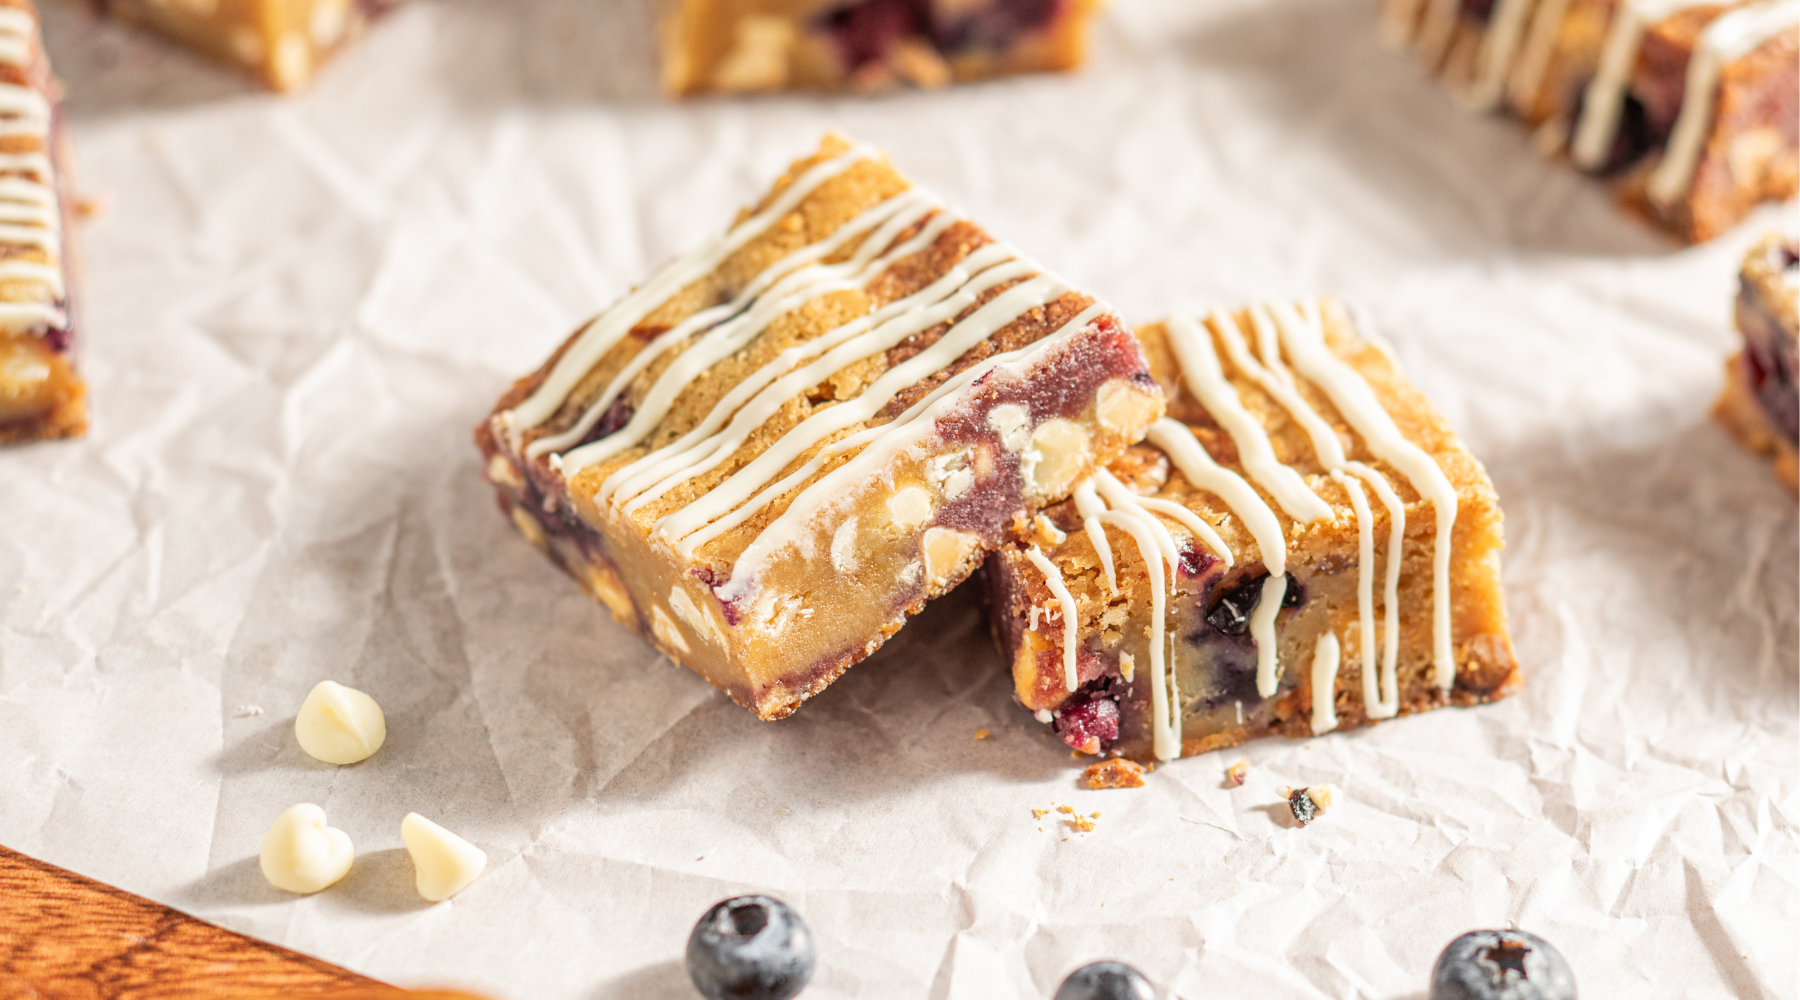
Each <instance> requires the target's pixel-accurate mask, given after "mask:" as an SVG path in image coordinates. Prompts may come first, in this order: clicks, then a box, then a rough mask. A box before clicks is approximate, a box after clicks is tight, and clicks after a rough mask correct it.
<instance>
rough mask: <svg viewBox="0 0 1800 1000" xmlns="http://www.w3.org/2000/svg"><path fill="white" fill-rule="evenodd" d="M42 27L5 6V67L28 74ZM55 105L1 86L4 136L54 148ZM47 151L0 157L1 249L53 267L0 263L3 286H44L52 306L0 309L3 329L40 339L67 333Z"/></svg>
mask: <svg viewBox="0 0 1800 1000" xmlns="http://www.w3.org/2000/svg"><path fill="white" fill-rule="evenodd" d="M36 38H37V20H36V18H34V17H33V16H32V15H31V13H29V12H28V11H24V10H20V9H18V8H14V7H0V63H4V64H6V65H9V66H18V67H29V66H30V65H31V64H32V62H33V60H34V59H35V58H36V52H35V49H36ZM51 118H52V113H51V107H50V101H49V99H48V98H46V97H45V96H44V94H43V93H42V92H40V91H39V90H37V89H36V88H34V87H29V86H24V85H21V84H15V83H6V84H0V136H5V137H22V138H27V139H35V140H36V141H37V142H38V143H39V144H40V145H42V146H44V147H46V149H47V148H48V146H49V142H50V126H51ZM55 184H56V177H55V173H54V171H53V169H52V167H51V163H50V156H49V154H48V152H22V153H0V246H7V247H26V248H30V249H34V250H38V251H41V252H43V253H44V254H45V255H46V256H48V257H50V258H51V262H50V263H45V262H42V261H33V260H19V259H6V260H0V281H19V282H29V283H32V284H36V285H40V286H42V287H43V288H44V289H45V290H46V291H47V293H48V295H47V298H48V299H49V300H50V301H13V302H3V303H0V328H5V329H16V330H27V331H30V332H33V333H39V334H41V333H43V332H44V331H45V330H62V329H67V328H68V325H69V317H68V314H67V313H66V312H65V311H64V310H63V308H62V306H61V301H62V299H63V296H64V295H65V289H64V285H63V273H62V268H61V266H60V258H61V255H62V238H61V227H62V212H61V206H60V203H59V201H58V199H57V195H56V188H55Z"/></svg>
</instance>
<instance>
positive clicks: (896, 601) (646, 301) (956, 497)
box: [476, 136, 1162, 719]
mask: <svg viewBox="0 0 1800 1000" xmlns="http://www.w3.org/2000/svg"><path fill="white" fill-rule="evenodd" d="M1161 412H1162V394H1161V391H1160V390H1159V389H1158V387H1157V385H1156V382H1155V381H1154V380H1153V379H1152V378H1151V377H1150V374H1149V371H1148V368H1147V366H1146V363H1145V360H1144V356H1143V353H1142V351H1141V350H1140V349H1139V347H1138V344H1137V341H1136V340H1135V339H1134V338H1133V337H1132V335H1131V331H1130V330H1129V329H1128V328H1127V327H1126V326H1125V325H1124V324H1123V323H1122V322H1121V321H1120V320H1119V319H1118V318H1117V317H1116V316H1115V315H1114V314H1113V312H1112V311H1111V310H1110V309H1108V308H1107V307H1106V306H1104V305H1102V304H1101V303H1099V302H1096V301H1095V300H1094V299H1093V298H1091V297H1089V296H1087V295H1084V294H1082V293H1080V292H1077V291H1075V290H1074V289H1072V288H1070V287H1069V286H1068V285H1066V284H1065V283H1064V282H1063V281H1062V280H1060V279H1059V278H1057V277H1056V276H1055V275H1052V274H1050V273H1048V272H1047V271H1045V270H1044V268H1043V267H1041V266H1040V265H1038V264H1036V263H1035V262H1033V261H1031V260H1030V259H1029V258H1027V257H1025V256H1024V255H1023V254H1021V253H1020V252H1019V251H1018V250H1016V249H1015V248H1013V247H1012V246H1010V245H1008V244H1006V243H1003V242H999V241H996V240H994V239H992V238H991V237H989V236H988V235H987V234H986V233H985V232H983V231H982V230H981V229H980V228H979V227H977V226H976V225H974V224H973V223H971V222H970V221H969V220H967V219H966V218H964V217H963V216H962V215H961V214H959V213H958V212H956V211H955V210H954V209H951V208H948V207H947V206H945V205H944V204H943V203H941V202H939V201H938V200H937V199H936V198H934V197H933V196H932V195H931V194H930V193H928V192H926V191H924V190H923V189H921V188H918V187H915V186H913V185H912V184H911V183H909V182H908V181H907V180H906V179H905V178H904V177H902V176H901V175H900V174H899V173H898V172H897V171H896V170H895V169H894V168H893V167H892V166H891V165H890V164H889V163H888V162H887V160H886V159H885V158H884V157H883V156H882V155H881V154H880V153H879V152H878V151H876V150H874V149H872V148H870V147H868V146H866V145H860V144H851V143H849V142H847V141H845V140H842V139H840V138H837V137H835V136H831V137H827V138H826V140H825V141H824V143H823V145H822V146H821V147H820V148H819V150H818V152H817V153H815V154H814V155H812V156H810V157H807V158H805V159H803V160H801V161H799V162H797V163H795V164H794V165H793V166H792V168H790V169H789V171H788V172H787V173H786V174H785V175H784V176H783V177H782V178H781V179H780V180H779V181H778V182H777V183H776V184H775V186H774V188H773V189H772V190H771V191H770V192H769V193H768V195H767V196H766V197H765V198H764V199H763V200H762V202H761V203H760V204H758V205H757V206H756V207H755V208H754V209H751V210H747V211H746V212H744V213H743V214H742V215H741V216H740V217H739V219H738V220H737V223H736V224H735V225H734V226H732V227H731V228H730V229H729V230H728V231H727V232H726V233H725V234H723V235H721V236H719V237H716V238H714V239H712V240H709V241H708V242H706V243H704V244H702V245H701V246H700V247H698V248H697V249H695V250H694V251H692V252H691V253H689V254H687V255H685V256H682V257H680V258H677V259H676V260H674V261H672V262H671V263H669V264H667V265H666V266H664V267H663V268H662V269H661V270H660V271H658V272H656V274H655V275H654V276H652V277H651V278H650V280H649V281H647V282H645V284H643V285H642V286H641V287H639V288H638V289H636V290H635V291H633V292H632V293H630V294H629V295H627V296H625V297H624V298H623V299H621V300H620V301H619V302H617V303H616V304H614V305H613V306H612V307H611V308H609V309H608V310H607V311H605V312H603V313H601V314H600V316H599V317H598V318H596V319H595V320H593V321H592V322H591V323H588V324H587V325H585V326H583V327H582V328H581V329H580V330H579V331H577V332H576V333H575V334H574V335H573V336H572V337H570V338H569V339H568V340H567V342H565V343H564V344H563V346H562V348H561V349H559V350H558V351H557V352H556V354H555V355H554V356H553V357H552V358H551V359H550V361H549V362H548V363H546V364H545V365H544V366H543V367H542V368H541V369H540V370H538V371H537V372H536V373H535V374H533V375H531V376H529V377H527V378H525V379H523V380H521V381H520V382H519V383H517V384H516V385H515V386H514V387H513V389H512V391H510V392H508V393H507V394H506V395H505V397H504V398H502V399H501V400H500V402H499V405H498V406H497V407H496V408H495V410H494V413H493V415H492V416H491V418H490V419H489V420H487V421H486V422H484V423H483V424H482V426H481V427H480V428H479V429H478V430H477V433H476V441H477V444H478V445H479V446H480V448H481V450H482V452H483V453H484V454H485V456H486V462H487V466H486V475H487V478H488V480H489V481H490V482H491V483H492V484H493V485H494V487H495V489H496V491H497V492H498V494H499V500H500V506H501V507H502V508H503V509H504V510H505V511H506V512H507V513H508V514H509V516H511V517H512V519H513V521H514V522H515V523H516V524H517V525H518V527H519V529H520V530H521V531H522V532H523V533H524V534H525V536H526V537H527V538H529V539H530V540H531V541H532V542H533V543H534V544H536V545H537V546H539V547H540V548H542V549H543V550H544V551H545V552H546V553H548V554H549V555H550V557H551V558H553V559H554V560H556V562H557V563H559V564H560V565H561V566H562V567H563V568H564V569H566V570H567V571H568V572H569V573H570V574H571V575H573V576H574V577H575V578H576V580H577V581H579V582H580V583H581V584H582V585H583V586H584V587H585V588H586V589H587V590H588V591H589V592H590V593H591V594H592V595H593V596H594V597H595V598H596V599H597V600H599V601H600V602H601V603H603V604H605V605H606V607H607V608H608V609H610V610H611V611H612V613H613V615H614V617H616V618H617V619H618V620H619V621H621V622H624V623H625V624H627V625H630V626H631V627H633V628H635V629H637V630H638V631H639V632H640V633H642V634H643V635H645V636H646V637H648V638H649V639H650V641H651V642H653V643H654V644H655V645H656V646H657V648H659V649H661V650H662V651H663V652H664V653H666V654H668V656H669V657H671V658H672V659H674V660H677V661H679V662H680V663H683V664H685V665H687V666H688V667H690V668H692V669H693V670H694V671H695V672H697V673H699V674H700V675H701V676H703V677H705V678H706V679H707V680H709V681H711V682H712V683H713V684H714V685H716V686H717V687H719V688H721V689H723V690H724V691H725V692H726V693H728V694H729V695H730V696H731V697H732V698H733V699H734V700H736V701H737V702H738V703H739V704H740V705H743V706H744V707H746V708H748V709H750V710H751V711H753V712H755V713H756V714H757V715H758V716H760V717H762V718H764V719H778V718H781V717H783V716H786V715H787V714H789V713H791V712H792V711H793V710H794V709H795V708H796V707H798V706H799V704H800V703H801V702H802V701H804V700H805V699H807V698H808V697H810V696H812V695H813V694H815V693H817V692H818V691H820V690H821V689H823V688H824V687H825V686H826V685H827V684H829V683H830V682H831V681H832V680H833V679H835V678H836V677H837V676H838V675H840V674H842V673H843V671H844V670H845V669H847V668H848V667H849V666H850V665H851V664H853V663H855V662H857V661H858V660H861V659H862V658H863V657H865V656H867V655H869V654H870V653H871V652H873V651H874V650H875V649H876V648H877V647H878V646H880V645H881V643H882V642H883V640H885V639H886V637H887V636H889V635H891V634H893V633H894V632H895V631H896V630H898V629H899V628H900V626H901V625H902V624H903V623H904V622H905V620H906V617H907V616H908V615H910V614H913V613H916V612H917V611H918V610H920V609H921V608H922V607H923V605H924V603H925V602H926V601H927V600H929V599H930V598H932V597H935V596H937V595H939V594H942V593H944V592H945V591H947V590H949V589H950V588H951V587H953V586H955V585H956V583H957V582H958V581H960V580H962V579H963V578H964V577H966V576H967V575H968V574H969V573H970V572H971V571H972V570H973V569H974V568H975V566H976V565H977V564H978V563H979V562H980V561H981V559H982V556H983V553H984V552H986V551H988V550H990V549H993V548H994V547H996V546H998V545H999V544H1001V542H1002V541H1003V540H1004V538H1005V537H1006V536H1007V535H1008V534H1009V533H1011V532H1016V531H1018V530H1020V528H1019V526H1020V525H1025V524H1029V523H1030V521H1031V519H1032V518H1033V516H1034V515H1035V514H1036V512H1037V511H1038V510H1039V509H1041V508H1042V507H1043V506H1045V505H1046V504H1049V503H1054V502H1057V501H1060V500H1062V499H1063V498H1065V497H1066V496H1068V494H1069V490H1070V489H1072V488H1073V486H1074V484H1075V483H1076V482H1078V481H1080V480H1081V479H1083V478H1085V477H1086V476H1088V475H1091V474H1092V473H1093V471H1094V470H1095V469H1096V468H1098V467H1099V466H1100V465H1101V464H1102V463H1104V462H1107V461H1109V460H1111V459H1113V458H1115V457H1117V456H1118V455H1119V454H1120V453H1121V452H1122V451H1123V450H1124V449H1125V448H1126V447H1127V446H1129V445H1130V444H1132V443H1133V442H1135V441H1138V440H1140V439H1141V438H1142V437H1143V435H1144V433H1145V431H1146V429H1147V428H1148V427H1149V426H1150V425H1151V423H1153V422H1154V421H1155V420H1156V419H1157V418H1158V417H1159V416H1160V415H1161Z"/></svg>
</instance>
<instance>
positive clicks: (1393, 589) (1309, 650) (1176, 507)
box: [982, 301, 1520, 761]
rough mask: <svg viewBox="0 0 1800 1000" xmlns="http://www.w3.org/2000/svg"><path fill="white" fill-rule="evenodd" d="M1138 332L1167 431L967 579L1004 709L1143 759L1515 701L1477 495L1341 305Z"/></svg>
mask: <svg viewBox="0 0 1800 1000" xmlns="http://www.w3.org/2000/svg"><path fill="white" fill-rule="evenodd" d="M1138 336H1139V338H1140V339H1141V340H1142V342H1143V346H1144V351H1145V354H1146V356H1147V357H1148V359H1149V362H1150V368H1151V372H1152V373H1153V375H1154V376H1155V378H1156V380H1157V382H1158V383H1159V384H1160V385H1161V386H1162V389H1163V392H1164V396H1165V399H1166V400H1167V407H1168V416H1166V417H1164V418H1163V419H1162V420H1160V421H1158V422H1157V423H1156V424H1155V426H1153V427H1152V428H1151V431H1150V434H1149V437H1148V440H1147V441H1145V442H1144V443H1142V444H1139V445H1136V446H1133V447H1132V448H1131V449H1129V450H1128V451H1127V452H1126V453H1125V455H1123V456H1121V457H1120V458H1118V459H1116V460H1114V461H1112V462H1111V463H1108V465H1107V467H1106V468H1104V469H1102V470H1101V471H1099V472H1097V473H1095V475H1094V477H1093V478H1092V479H1090V480H1087V481H1085V482H1083V483H1081V484H1080V485H1079V486H1077V487H1076V489H1075V491H1074V494H1073V496H1072V497H1071V499H1070V500H1068V501H1065V502H1063V503H1060V504H1057V505H1054V506H1052V507H1051V508H1050V509H1049V510H1048V511H1047V512H1046V515H1045V518H1044V520H1043V521H1041V522H1038V523H1037V524H1036V525H1035V528H1036V530H1035V533H1033V534H1030V535H1027V536H1015V537H1014V538H1013V539H1011V540H1010V543H1009V544H1008V545H1007V546H1005V547H1004V548H1002V549H1001V550H1000V551H999V552H998V553H996V554H995V555H994V556H992V557H990V558H989V560H988V562H987V564H986V566H985V567H984V568H983V570H982V578H983V581H984V586H985V592H986V599H987V604H988V610H989V614H990V621H991V622H992V625H993V629H994V635H995V639H996V641H997V642H998V644H999V646H1000V648H1001V651H1002V654H1003V656H1004V657H1005V659H1006V660H1007V662H1008V663H1010V664H1011V669H1012V674H1013V680H1014V685H1015V696H1016V697H1017V699H1018V700H1019V702H1020V703H1022V704H1023V705H1024V706H1025V707H1026V708H1027V709H1030V710H1032V711H1034V712H1036V713H1037V715H1038V718H1039V719H1040V720H1042V721H1044V722H1047V723H1049V724H1050V725H1052V726H1053V727H1054V728H1055V730H1056V732H1057V733H1058V734H1059V735H1061V737H1062V739H1063V740H1064V741H1065V742H1066V743H1068V745H1069V746H1071V747H1073V748H1074V749H1076V750H1078V751H1081V752H1084V753H1091V754H1104V755H1108V756H1114V755H1116V756H1123V757H1129V758H1133V759H1136V760H1141V761H1148V760H1151V759H1157V760H1167V759H1170V758H1173V757H1178V756H1183V755H1188V754H1197V753H1204V752H1206V751H1208V750H1212V749H1216V748H1219V747H1226V746H1232V745H1235V744H1238V743H1241V742H1243V741H1244V740H1247V739H1251V738H1254V737H1259V736H1266V735H1273V734H1282V735H1287V736H1311V735H1313V734H1317V733H1323V732H1327V731H1330V730H1333V729H1341V728H1349V727H1353V726H1360V725H1365V724H1369V723H1373V722H1376V721H1378V720H1381V719H1387V718H1392V717H1395V716H1399V715H1407V714H1411V713H1414V712H1420V711H1425V710H1427V709H1432V708H1437V707H1440V706H1443V705H1452V704H1454V705H1469V704H1475V703H1478V702H1486V701H1490V700H1492V699H1495V698H1500V697H1503V696H1505V695H1507V694H1510V693H1512V692H1513V691H1515V690H1517V689H1518V687H1519V684H1520V680H1519V671H1518V666H1517V664H1516V662H1515V661H1514V658H1513V651H1512V644H1511V640H1510V639H1509V637H1508V635H1507V630H1506V610H1505V602H1504V599H1503V597H1502V594H1501V588H1500V549H1501V546H1502V537H1501V515H1500V507H1499V504H1498V501H1497V498H1496V497H1495V494H1494V489H1493V486H1492V485H1491V484H1490V483H1489V481H1488V478H1487V474H1486V472H1485V471H1484V470H1483V469H1482V467H1481V464H1480V463H1479V462H1477V461H1476V460H1475V459H1474V457H1472V456H1471V455H1470V454H1469V453H1468V451H1467V450H1465V449H1464V447H1463V446H1462V444H1461V442H1460V441H1458V439H1457V437H1456V435H1455V434H1454V432H1452V431H1451V429H1450V428H1449V427H1448V426H1447V425H1446V424H1445V422H1444V420H1443V418H1442V417H1441V416H1439V415H1438V413H1437V412H1436V411H1435V410H1434V409H1433V408H1432V406H1431V404H1430V403H1428V402H1427V401H1426V400H1425V399H1424V398H1423V397H1422V396H1421V395H1420V394H1419V393H1418V392H1417V391H1416V390H1414V389H1413V388H1412V387H1411V386H1409V385H1408V384H1407V383H1406V381H1405V380H1404V378H1403V377H1402V376H1401V374H1400V372H1399V371H1398V369H1397V368H1396V367H1395V365H1394V363H1393V361H1392V360H1391V359H1390V358H1389V357H1388V355H1387V354H1386V353H1385V352H1383V351H1382V350H1381V349H1379V348H1377V347H1375V346H1373V345H1372V344H1371V343H1369V342H1368V341H1367V340H1365V339H1364V338H1363V337H1361V336H1360V335H1359V334H1358V326H1357V324H1356V323H1355V322H1353V321H1352V319H1351V316H1350V314H1349V313H1348V312H1347V311H1346V310H1345V309H1344V308H1342V307H1341V306H1339V305H1338V304H1336V303H1334V302H1331V301H1323V302H1303V303H1297V304H1273V305H1266V306H1257V307H1254V308H1251V309H1247V310H1243V311H1239V312H1235V313H1232V312H1225V311H1216V312H1214V313H1212V314H1211V315H1210V316H1208V317H1206V318H1205V319H1204V320H1201V321H1196V320H1191V319H1185V318H1181V319H1173V320H1170V321H1168V322H1166V323H1158V324H1154V325H1151V326H1148V327H1144V328H1142V329H1140V330H1139V331H1138Z"/></svg>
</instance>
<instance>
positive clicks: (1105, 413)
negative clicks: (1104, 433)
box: [1094, 378, 1156, 433]
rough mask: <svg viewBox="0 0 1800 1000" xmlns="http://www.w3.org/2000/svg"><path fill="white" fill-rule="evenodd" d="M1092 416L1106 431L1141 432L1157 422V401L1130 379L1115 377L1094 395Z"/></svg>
mask: <svg viewBox="0 0 1800 1000" xmlns="http://www.w3.org/2000/svg"><path fill="white" fill-rule="evenodd" d="M1094 416H1095V418H1096V419H1098V420H1099V421H1100V426H1102V427H1104V428H1106V429H1107V430H1109V431H1120V432H1128V431H1135V432H1138V433H1142V431H1143V429H1144V428H1145V427H1148V426H1150V423H1151V422H1152V421H1154V420H1155V419H1156V399H1155V397H1153V396H1151V395H1150V394H1149V393H1147V392H1143V391H1141V390H1139V389H1138V388H1137V387H1136V386H1134V385H1132V384H1131V380H1129V379H1122V378H1116V379H1113V380H1112V381H1110V382H1108V383H1106V384H1105V385H1103V386H1101V387H1100V392H1099V393H1098V394H1096V395H1095V397H1094Z"/></svg>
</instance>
